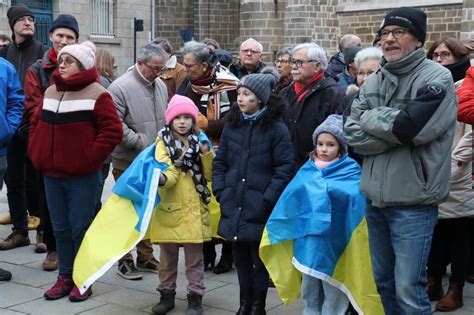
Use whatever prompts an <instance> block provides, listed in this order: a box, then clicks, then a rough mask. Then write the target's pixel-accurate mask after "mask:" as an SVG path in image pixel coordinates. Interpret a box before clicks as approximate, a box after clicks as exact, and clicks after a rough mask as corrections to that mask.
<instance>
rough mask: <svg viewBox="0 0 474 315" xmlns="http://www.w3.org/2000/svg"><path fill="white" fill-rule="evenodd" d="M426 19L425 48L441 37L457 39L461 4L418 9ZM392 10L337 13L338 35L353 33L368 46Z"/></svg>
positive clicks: (459, 27)
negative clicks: (424, 14)
mask: <svg viewBox="0 0 474 315" xmlns="http://www.w3.org/2000/svg"><path fill="white" fill-rule="evenodd" d="M418 8H419V9H421V10H423V11H424V12H425V13H426V15H427V17H428V21H427V33H428V34H427V37H426V44H425V47H430V45H431V43H433V42H434V41H435V40H437V39H439V38H442V37H455V38H459V35H460V29H461V12H462V9H463V5H462V4H450V5H438V6H425V7H418ZM391 10H392V9H383V10H370V11H352V12H338V13H337V19H338V20H339V26H340V31H339V32H340V34H348V33H353V34H357V35H359V37H360V38H361V39H362V42H363V43H365V44H366V45H369V44H370V43H371V42H372V41H373V39H374V33H375V32H376V31H377V30H378V29H379V27H380V23H381V22H382V20H383V18H384V16H385V15H386V14H387V12H389V11H391Z"/></svg>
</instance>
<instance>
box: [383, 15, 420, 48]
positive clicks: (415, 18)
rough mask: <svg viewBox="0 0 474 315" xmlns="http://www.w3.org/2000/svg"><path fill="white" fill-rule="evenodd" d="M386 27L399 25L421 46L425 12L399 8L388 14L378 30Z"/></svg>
mask: <svg viewBox="0 0 474 315" xmlns="http://www.w3.org/2000/svg"><path fill="white" fill-rule="evenodd" d="M387 25H399V26H401V27H406V28H408V29H409V30H410V31H411V32H412V33H413V34H415V36H416V38H418V40H419V41H420V42H422V43H423V44H424V43H425V40H426V14H425V12H423V11H421V10H418V9H415V8H409V7H401V8H399V9H395V10H393V11H391V12H389V13H388V14H387V15H386V16H385V18H384V19H383V21H382V24H381V25H380V29H383V28H384V27H385V26H387Z"/></svg>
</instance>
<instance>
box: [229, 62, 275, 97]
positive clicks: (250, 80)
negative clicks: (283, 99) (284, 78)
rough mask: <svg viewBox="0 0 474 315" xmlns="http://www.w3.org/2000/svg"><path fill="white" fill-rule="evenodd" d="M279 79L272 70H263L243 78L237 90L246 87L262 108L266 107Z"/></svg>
mask: <svg viewBox="0 0 474 315" xmlns="http://www.w3.org/2000/svg"><path fill="white" fill-rule="evenodd" d="M279 79H280V76H279V74H278V72H276V70H274V69H272V68H263V69H262V71H261V72H260V73H252V74H248V75H246V76H244V77H243V78H242V79H241V80H240V82H239V84H238V85H237V89H238V88H240V87H246V88H247V89H249V90H250V91H252V92H253V93H254V94H255V95H256V96H257V98H258V99H259V100H260V101H261V102H262V106H265V105H267V103H268V100H269V99H270V95H272V91H273V88H274V87H275V84H276V83H277V82H278V80H279Z"/></svg>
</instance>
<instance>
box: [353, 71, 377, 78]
mask: <svg viewBox="0 0 474 315" xmlns="http://www.w3.org/2000/svg"><path fill="white" fill-rule="evenodd" d="M374 72H375V71H367V72H362V71H360V72H357V76H358V77H362V78H363V77H366V76H367V77H368V76H369V75H371V74H372V73H374Z"/></svg>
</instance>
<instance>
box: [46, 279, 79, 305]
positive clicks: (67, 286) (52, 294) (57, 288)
mask: <svg viewBox="0 0 474 315" xmlns="http://www.w3.org/2000/svg"><path fill="white" fill-rule="evenodd" d="M73 287H74V282H73V281H72V279H71V278H68V277H66V276H62V275H59V276H58V280H56V283H55V284H54V285H53V286H52V287H51V289H49V290H48V291H46V293H45V294H44V298H45V299H46V300H57V299H60V298H62V297H64V296H66V295H68V294H69V293H70V292H71V290H72V288H73Z"/></svg>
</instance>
